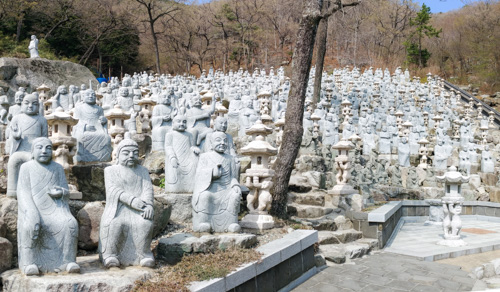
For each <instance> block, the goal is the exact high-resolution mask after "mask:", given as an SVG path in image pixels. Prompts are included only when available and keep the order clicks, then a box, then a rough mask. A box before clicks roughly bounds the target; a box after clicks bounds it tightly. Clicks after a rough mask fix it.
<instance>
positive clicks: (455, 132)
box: [452, 119, 462, 142]
mask: <svg viewBox="0 0 500 292" xmlns="http://www.w3.org/2000/svg"><path fill="white" fill-rule="evenodd" d="M461 125H462V122H461V121H460V120H459V119H455V120H454V121H453V137H452V138H453V139H454V140H455V141H457V142H459V141H460V126H461Z"/></svg>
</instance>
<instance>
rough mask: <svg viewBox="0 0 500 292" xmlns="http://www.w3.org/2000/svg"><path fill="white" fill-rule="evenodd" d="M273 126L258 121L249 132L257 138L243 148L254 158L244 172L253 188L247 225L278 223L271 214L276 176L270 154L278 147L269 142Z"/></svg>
mask: <svg viewBox="0 0 500 292" xmlns="http://www.w3.org/2000/svg"><path fill="white" fill-rule="evenodd" d="M269 129H270V128H268V127H266V126H265V125H263V124H262V121H260V120H258V121H257V122H256V123H255V124H254V125H253V126H252V127H251V128H250V129H248V130H247V131H246V133H247V135H252V136H254V137H255V138H254V140H253V141H252V142H250V143H249V144H248V145H247V146H245V147H243V148H241V154H243V155H248V156H250V158H251V164H250V168H249V169H247V171H246V172H245V173H244V177H245V178H244V179H245V186H247V187H248V188H249V189H250V193H249V194H248V196H247V207H248V209H249V210H250V213H249V214H248V215H246V216H245V217H244V218H243V219H242V220H241V222H240V225H241V227H243V228H250V229H259V230H263V229H269V228H272V227H273V226H274V221H273V217H272V216H270V215H269V214H268V211H269V209H270V208H271V202H272V197H271V194H270V192H269V191H270V189H271V187H272V178H273V176H274V170H272V169H271V168H270V157H271V156H274V155H276V154H277V153H278V149H276V148H274V147H273V146H272V145H271V144H269V142H267V141H266V136H267V135H268V134H270V133H271V132H272V129H271V130H270V131H269Z"/></svg>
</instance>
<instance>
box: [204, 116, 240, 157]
mask: <svg viewBox="0 0 500 292" xmlns="http://www.w3.org/2000/svg"><path fill="white" fill-rule="evenodd" d="M214 130H215V132H212V133H209V134H208V135H207V141H206V142H205V145H203V152H208V151H210V150H212V149H213V145H212V140H211V139H209V138H210V137H211V136H212V135H213V134H214V133H216V132H222V133H225V134H226V137H227V149H226V154H230V155H232V156H234V157H236V155H237V154H236V146H234V142H233V137H231V135H229V134H227V133H226V130H227V119H226V118H224V117H217V118H216V119H215V122H214Z"/></svg>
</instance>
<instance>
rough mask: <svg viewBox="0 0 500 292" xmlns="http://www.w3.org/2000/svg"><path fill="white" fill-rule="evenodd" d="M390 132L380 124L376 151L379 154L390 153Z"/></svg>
mask: <svg viewBox="0 0 500 292" xmlns="http://www.w3.org/2000/svg"><path fill="white" fill-rule="evenodd" d="M391 141H392V134H391V133H389V132H387V127H386V126H382V131H381V132H380V133H379V140H378V151H379V153H380V154H391Z"/></svg>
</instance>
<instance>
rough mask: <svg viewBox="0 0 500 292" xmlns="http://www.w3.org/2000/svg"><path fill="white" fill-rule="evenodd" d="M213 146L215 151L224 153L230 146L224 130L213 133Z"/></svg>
mask: <svg viewBox="0 0 500 292" xmlns="http://www.w3.org/2000/svg"><path fill="white" fill-rule="evenodd" d="M211 142H212V148H213V150H214V151H215V152H218V153H224V152H226V149H227V146H228V140H227V136H226V134H225V133H223V132H214V133H213V134H212V135H211Z"/></svg>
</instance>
